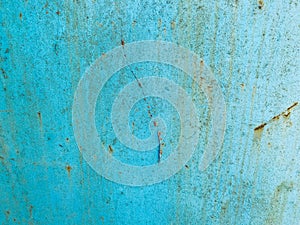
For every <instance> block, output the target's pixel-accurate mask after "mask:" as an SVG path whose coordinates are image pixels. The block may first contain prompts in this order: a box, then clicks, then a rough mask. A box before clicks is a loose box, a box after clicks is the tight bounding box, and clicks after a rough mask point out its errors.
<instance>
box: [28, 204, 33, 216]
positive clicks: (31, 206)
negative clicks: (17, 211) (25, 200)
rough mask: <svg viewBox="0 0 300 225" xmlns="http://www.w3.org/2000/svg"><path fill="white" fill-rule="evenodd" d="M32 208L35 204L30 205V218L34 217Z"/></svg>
mask: <svg viewBox="0 0 300 225" xmlns="http://www.w3.org/2000/svg"><path fill="white" fill-rule="evenodd" d="M32 209H33V206H32V205H30V206H29V215H30V218H31V217H32Z"/></svg>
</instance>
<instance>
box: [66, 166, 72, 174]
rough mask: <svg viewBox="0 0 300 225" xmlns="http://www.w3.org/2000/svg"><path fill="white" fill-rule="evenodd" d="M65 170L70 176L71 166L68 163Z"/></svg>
mask: <svg viewBox="0 0 300 225" xmlns="http://www.w3.org/2000/svg"><path fill="white" fill-rule="evenodd" d="M66 170H67V171H68V176H70V175H71V170H72V167H71V166H70V165H67V166H66Z"/></svg>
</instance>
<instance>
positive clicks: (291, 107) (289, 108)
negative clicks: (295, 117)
mask: <svg viewBox="0 0 300 225" xmlns="http://www.w3.org/2000/svg"><path fill="white" fill-rule="evenodd" d="M296 105H298V102H295V103H294V104H293V105H291V106H290V107H288V108H287V110H286V111H290V110H291V109H293V108H294V107H295V106H296Z"/></svg>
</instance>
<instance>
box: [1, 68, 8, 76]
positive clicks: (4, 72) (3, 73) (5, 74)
mask: <svg viewBox="0 0 300 225" xmlns="http://www.w3.org/2000/svg"><path fill="white" fill-rule="evenodd" d="M1 73H2V75H3V78H4V79H7V78H8V76H7V73H6V71H5V70H4V69H3V68H1Z"/></svg>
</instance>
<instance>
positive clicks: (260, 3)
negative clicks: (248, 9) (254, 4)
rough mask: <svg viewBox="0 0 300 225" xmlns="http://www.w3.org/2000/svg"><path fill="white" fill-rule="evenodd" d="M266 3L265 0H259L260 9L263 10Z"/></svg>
mask: <svg viewBox="0 0 300 225" xmlns="http://www.w3.org/2000/svg"><path fill="white" fill-rule="evenodd" d="M264 5H265V3H264V1H263V0H258V8H259V9H262V8H263V7H264Z"/></svg>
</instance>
